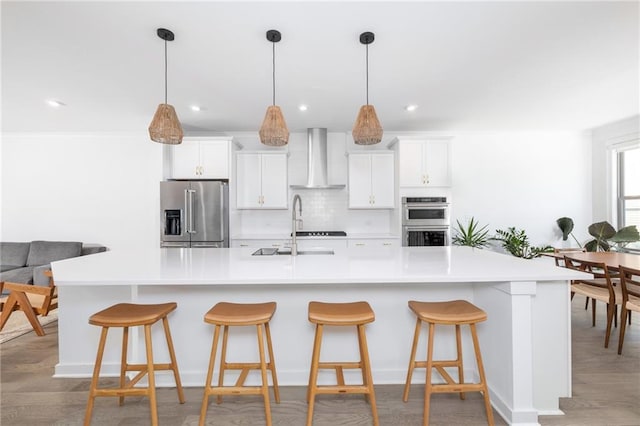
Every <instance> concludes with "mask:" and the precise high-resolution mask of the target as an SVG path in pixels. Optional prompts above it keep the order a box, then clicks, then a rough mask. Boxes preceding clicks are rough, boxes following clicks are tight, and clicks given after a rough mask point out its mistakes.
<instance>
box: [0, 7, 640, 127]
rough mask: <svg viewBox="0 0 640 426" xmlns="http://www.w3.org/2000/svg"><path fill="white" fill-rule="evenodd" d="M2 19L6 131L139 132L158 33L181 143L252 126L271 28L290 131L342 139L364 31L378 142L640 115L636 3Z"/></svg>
mask: <svg viewBox="0 0 640 426" xmlns="http://www.w3.org/2000/svg"><path fill="white" fill-rule="evenodd" d="M1 14H2V16H1V19H2V27H1V36H2V39H1V40H2V69H1V73H2V74H1V78H2V93H1V99H2V131H3V132H112V131H114V132H121V131H125V132H128V131H140V130H141V129H146V128H147V127H148V125H149V123H150V121H151V118H152V116H153V113H154V111H155V109H156V107H157V105H158V104H159V103H161V102H163V99H164V69H163V67H164V42H163V41H162V40H161V39H159V38H158V37H157V35H156V29H157V28H159V27H165V28H168V29H170V30H172V31H173V32H174V33H175V37H176V38H175V41H173V42H170V43H169V44H168V76H169V81H168V87H169V91H168V102H169V103H170V104H172V105H174V106H175V108H176V111H177V113H178V116H179V118H180V121H181V122H182V124H183V127H184V129H185V131H186V132H187V133H189V132H193V133H197V132H210V133H213V132H239V131H257V130H258V128H259V127H260V124H261V122H262V119H263V117H264V113H265V111H266V108H267V106H268V105H269V104H270V103H271V96H272V87H271V77H272V75H271V73H272V69H271V59H272V58H271V54H272V46H271V43H270V42H268V41H267V40H266V38H265V33H266V31H267V30H269V29H272V28H273V29H278V30H280V31H281V33H282V41H281V42H280V43H278V44H277V45H276V87H277V92H276V103H277V104H278V105H280V106H281V108H282V110H283V112H284V115H285V118H286V121H287V124H288V126H289V129H290V130H291V131H301V130H303V129H305V128H308V127H327V128H328V129H329V130H330V131H350V130H351V128H352V126H353V122H354V121H355V118H356V115H357V112H358V109H359V107H360V106H361V105H362V104H363V103H365V47H364V45H362V44H360V42H359V40H358V37H359V34H360V33H361V32H363V31H372V32H374V33H375V36H376V40H375V42H374V43H373V44H372V45H370V47H369V98H370V102H371V103H372V104H373V105H375V107H376V110H377V112H378V116H379V118H380V121H381V123H382V126H383V127H384V129H385V131H452V130H455V131H557V130H570V131H574V130H585V129H589V128H593V127H596V126H599V125H602V124H605V123H609V122H613V121H616V120H620V119H624V118H628V117H630V116H633V115H636V114H638V113H639V78H640V77H639V76H640V70H639V52H640V48H639V41H638V35H639V24H638V21H639V16H640V15H639V3H638V2H549V1H546V2H480V1H472V2H466V3H457V2H446V1H445V2H364V1H358V2H308V1H302V2H268V1H260V2H252V3H249V2H240V1H236V2H213V1H210V2H203V1H201V2H163V1H153V2H148V1H143V2H92V1H89V2H78V1H75V2H51V1H47V2H28V1H18V2H11V1H2V3H1ZM51 99H55V100H59V101H61V102H63V103H64V104H65V105H66V106H63V107H59V108H52V107H50V106H49V105H47V103H46V101H47V100H51ZM300 104H305V105H308V110H307V111H300V110H299V109H298V106H299V105H300ZM409 104H417V105H418V109H417V110H416V111H413V112H407V111H405V109H404V107H405V106H407V105H409ZM192 105H199V106H201V107H202V108H203V110H202V111H199V112H195V111H192V110H191V106H192Z"/></svg>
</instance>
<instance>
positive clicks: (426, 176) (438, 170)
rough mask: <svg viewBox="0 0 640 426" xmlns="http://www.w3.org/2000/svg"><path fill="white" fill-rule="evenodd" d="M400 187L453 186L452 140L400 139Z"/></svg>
mask: <svg viewBox="0 0 640 426" xmlns="http://www.w3.org/2000/svg"><path fill="white" fill-rule="evenodd" d="M398 143H399V152H400V187H405V188H406V187H410V188H415V187H420V188H423V187H435V186H443V187H447V186H451V153H450V148H451V147H450V145H451V140H450V139H449V138H447V139H425V140H415V139H398Z"/></svg>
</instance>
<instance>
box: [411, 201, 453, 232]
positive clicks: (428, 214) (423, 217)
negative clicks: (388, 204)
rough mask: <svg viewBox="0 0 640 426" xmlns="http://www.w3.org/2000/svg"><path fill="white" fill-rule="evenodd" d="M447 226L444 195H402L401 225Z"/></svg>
mask: <svg viewBox="0 0 640 426" xmlns="http://www.w3.org/2000/svg"><path fill="white" fill-rule="evenodd" d="M415 225H429V226H449V203H447V198H446V197H402V226H415Z"/></svg>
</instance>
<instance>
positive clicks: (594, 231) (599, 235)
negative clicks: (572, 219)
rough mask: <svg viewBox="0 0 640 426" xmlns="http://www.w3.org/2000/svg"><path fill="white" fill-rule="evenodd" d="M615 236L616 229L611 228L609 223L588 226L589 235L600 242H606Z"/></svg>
mask: <svg viewBox="0 0 640 426" xmlns="http://www.w3.org/2000/svg"><path fill="white" fill-rule="evenodd" d="M615 234H616V228H614V227H613V226H611V224H610V223H609V222H606V221H605V222H597V223H592V224H591V225H589V235H591V236H592V237H594V238H596V239H598V240H601V239H605V240H608V239H610V238H611V237H613V236H614V235H615Z"/></svg>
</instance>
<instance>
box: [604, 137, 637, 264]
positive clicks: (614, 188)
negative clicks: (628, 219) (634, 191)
mask: <svg viewBox="0 0 640 426" xmlns="http://www.w3.org/2000/svg"><path fill="white" fill-rule="evenodd" d="M634 149H640V136H638V135H636V136H635V137H633V138H631V139H630V140H629V139H627V140H626V141H624V142H618V143H615V144H611V145H609V146H608V151H609V155H610V159H611V161H610V163H609V164H610V165H611V170H610V173H608V177H609V181H610V185H609V187H610V200H611V205H610V206H611V209H610V212H609V216H610V219H611V221H612V223H613V224H614V227H615V228H616V229H620V228H622V227H623V226H624V223H625V221H624V220H625V218H624V202H625V201H626V200H638V199H640V194H639V195H637V196H624V195H623V194H624V180H623V176H624V163H623V158H624V152H626V151H630V150H634ZM636 244H637V243H636ZM624 251H629V252H632V253H639V254H640V244H638V247H625V248H624Z"/></svg>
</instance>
